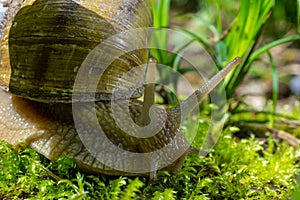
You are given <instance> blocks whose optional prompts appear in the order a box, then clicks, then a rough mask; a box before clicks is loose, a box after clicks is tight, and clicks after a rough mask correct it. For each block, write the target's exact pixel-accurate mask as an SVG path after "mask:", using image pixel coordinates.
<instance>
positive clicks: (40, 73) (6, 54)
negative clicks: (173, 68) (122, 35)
mask: <svg viewBox="0 0 300 200" xmlns="http://www.w3.org/2000/svg"><path fill="white" fill-rule="evenodd" d="M16 2H17V3H16ZM149 2H150V1H146V0H145V1H141V0H130V1H109V0H96V1H95V0H93V1H88V0H86V1H79V0H66V1H62V0H49V1H43V0H23V1H22V0H18V1H14V0H13V1H12V5H17V6H15V7H13V8H11V9H12V10H9V11H8V12H10V13H13V15H12V16H13V17H12V18H11V20H8V22H7V24H6V29H5V30H4V32H3V35H2V40H1V44H2V45H1V65H0V87H1V88H2V90H0V99H1V100H0V139H6V140H7V141H8V142H9V143H12V144H16V143H17V142H18V141H20V140H21V141H24V142H25V143H26V144H28V145H30V146H31V147H32V148H34V149H35V150H36V151H38V152H39V153H41V154H43V155H45V156H46V157H47V158H49V159H51V160H55V159H56V158H57V157H59V156H61V155H67V156H68V157H70V158H72V159H73V160H74V161H75V162H76V163H77V165H78V167H79V168H80V169H82V170H84V171H88V172H94V173H103V174H107V175H130V176H136V175H146V176H148V175H149V173H150V174H151V173H152V172H155V171H156V170H157V169H158V168H159V169H160V168H164V169H166V170H168V171H170V172H177V171H178V170H179V169H180V167H181V165H182V163H183V161H184V159H185V157H186V155H188V154H189V153H199V152H201V151H199V150H196V149H194V148H191V147H190V146H189V145H188V142H187V141H186V139H185V137H184V136H183V134H182V133H181V131H180V127H179V125H180V121H181V117H182V116H181V115H182V113H180V107H182V106H183V107H185V106H186V105H189V104H190V99H191V98H188V99H187V100H186V101H184V102H182V103H181V104H180V105H178V106H177V107H175V108H173V109H169V108H167V109H160V108H156V109H153V110H154V111H153V112H154V113H155V116H157V120H156V121H155V123H156V124H154V126H153V127H162V128H161V129H160V130H159V131H158V132H157V133H156V134H155V135H153V136H151V137H142V138H141V137H135V136H134V135H128V133H127V131H126V129H124V128H122V127H120V126H119V125H120V124H123V125H124V126H125V127H126V128H129V129H132V130H135V129H136V126H134V125H133V124H138V125H141V126H143V125H144V124H143V123H142V122H141V121H140V119H141V115H143V113H144V112H145V108H146V107H147V108H149V105H145V101H144V102H143V101H140V100H137V98H138V97H139V96H141V95H142V94H143V93H142V91H143V90H138V91H137V92H136V93H134V94H133V95H131V98H130V99H129V100H126V99H124V96H123V95H121V96H119V97H118V98H117V99H115V100H114V103H115V104H112V101H111V99H112V96H111V93H112V91H113V90H114V89H115V87H117V86H119V85H122V86H124V87H132V85H134V84H135V83H136V79H137V76H140V77H142V76H144V73H145V70H143V68H141V69H140V70H137V71H134V73H132V74H131V76H124V74H126V73H127V72H128V71H130V70H131V69H132V68H139V66H140V65H141V64H143V63H147V51H146V50H145V49H140V50H134V51H129V52H127V53H126V54H124V55H122V56H121V57H119V58H117V59H116V60H115V61H114V62H112V63H111V64H110V65H109V67H108V68H107V69H106V70H105V71H104V72H103V73H102V76H101V79H100V80H99V81H98V85H97V87H96V89H95V99H94V101H92V102H90V101H89V100H88V99H84V100H83V101H78V102H77V101H75V102H74V99H73V101H72V94H73V85H74V80H75V79H76V75H77V72H78V69H79V67H80V66H81V64H82V62H84V60H85V59H86V57H87V56H88V54H89V53H90V52H91V51H92V50H93V49H94V48H95V47H96V46H97V45H99V44H101V43H102V42H103V41H104V40H105V39H106V38H108V37H110V36H111V35H113V34H116V33H118V32H121V31H124V30H129V29H132V28H138V27H147V26H150V25H151V14H150V12H151V9H150V5H149ZM20 30H22V31H20ZM137 37H144V36H143V35H141V36H137ZM137 41H138V42H143V40H137ZM121 44H122V45H124V44H123V43H122V41H121V43H120V44H113V46H114V48H123V47H124V46H122V45H121ZM125 47H126V45H125ZM110 53H111V52H110V51H108V52H107V54H110ZM100 59H101V58H100ZM239 62H240V59H236V60H234V61H233V62H232V63H230V64H229V65H228V66H227V67H225V68H224V69H223V70H222V71H221V72H219V73H218V74H217V75H216V76H214V77H213V78H212V79H211V80H210V81H209V82H208V83H207V84H206V85H205V86H203V87H202V88H200V89H199V90H196V91H195V93H194V94H193V95H192V96H193V97H195V98H196V99H197V101H200V100H201V99H202V98H203V97H204V96H205V95H206V94H208V93H209V92H210V91H211V90H212V89H213V88H214V87H215V86H216V85H217V84H218V83H219V82H220V81H221V80H222V79H223V78H224V76H225V75H226V74H227V73H228V72H229V71H230V70H231V69H232V68H233V67H234V66H235V65H236V64H237V63H239ZM124 77H125V78H124ZM89 78H90V77H86V79H89ZM91 78H93V77H92V76H91ZM76 90H77V91H79V94H81V92H82V94H84V93H85V90H84V88H81V87H79V88H76ZM125 96H126V95H125ZM112 105H114V106H116V107H117V109H115V107H113V106H112ZM74 106H75V107H76V110H77V111H78V112H74ZM194 106H196V105H194ZM154 107H155V106H154ZM127 109H128V113H129V115H128V118H124V117H123V118H122V119H129V118H130V119H132V121H131V122H133V123H127V121H120V120H119V119H118V116H122V114H123V112H124V111H125V110H127ZM94 115H95V116H96V119H97V120H95V117H94ZM116 116H117V117H116ZM163 119H166V120H163ZM99 127H100V131H99ZM79 131H81V132H83V134H79V133H78V132H79ZM99 132H101V133H103V134H104V135H105V136H106V138H108V140H107V141H103V140H102V139H101V138H100V136H99ZM140 134H143V133H140ZM98 138H100V139H98ZM95 141H98V142H95ZM99 141H100V142H99ZM172 142H173V143H174V144H173V145H170V146H172V147H170V148H166V147H168V146H169V144H172ZM89 147H91V148H93V149H96V151H91V150H90V148H89ZM113 147H117V148H113ZM164 148H166V152H165V153H164V154H153V155H154V156H152V153H153V152H155V151H156V150H157V149H164ZM119 149H122V152H123V153H122V155H121V154H118V153H114V152H117V151H118V150H119ZM174 150H176V152H178V155H175V156H174V157H173V160H172V161H170V160H169V158H168V157H172V156H170V155H169V154H172V152H174ZM103 153H104V156H103ZM105 153H107V154H105ZM168 153H169V154H168ZM136 154H142V155H143V157H141V158H142V160H143V162H140V163H138V162H132V161H131V162H128V160H126V159H124V158H127V157H130V156H132V155H136ZM150 154H151V156H150V157H147V156H148V155H150ZM111 155H114V156H113V157H111ZM100 157H102V158H103V157H105V159H104V160H101V159H100ZM133 159H135V158H133ZM158 160H160V161H161V160H165V161H166V163H160V164H161V166H162V167H158V166H157V163H158ZM108 163H109V164H108ZM142 168H146V169H151V170H147V171H143V169H142ZM122 169H126V170H122Z"/></svg>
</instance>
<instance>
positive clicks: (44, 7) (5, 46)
mask: <svg viewBox="0 0 300 200" xmlns="http://www.w3.org/2000/svg"><path fill="white" fill-rule="evenodd" d="M149 4H150V1H139V0H131V1H125V0H123V1H112V0H47V1H45V0H25V1H24V0H23V1H21V0H18V1H16V0H13V1H12V5H13V6H12V8H11V9H10V10H9V11H8V13H9V14H8V15H7V16H8V20H7V21H8V22H6V23H7V24H8V25H7V28H6V29H5V30H4V34H3V37H2V41H1V56H2V58H1V66H0V86H2V88H4V89H6V90H9V91H10V92H12V93H14V94H16V95H18V96H22V97H25V98H28V99H33V100H35V101H40V102H47V103H56V102H64V103H66V102H71V99H72V98H71V96H72V91H73V85H74V80H75V78H76V74H77V71H78V69H79V68H80V66H81V64H82V62H83V61H84V60H85V58H86V57H87V55H88V54H89V53H90V52H91V51H92V50H93V49H94V48H95V47H96V46H97V45H99V44H100V43H101V42H102V41H104V40H105V39H107V38H108V37H110V36H112V35H114V34H116V33H119V32H121V31H124V30H128V29H132V28H140V27H148V26H150V25H151V10H150V9H149V8H150V5H149ZM11 13H13V15H12V14H11ZM136 37H140V38H142V37H144V36H136ZM135 39H136V38H135ZM136 41H137V42H145V39H136ZM121 44H122V41H120V44H113V45H115V48H119V46H121ZM118 45H119V46H118ZM122 45H123V46H124V44H122ZM125 46H126V44H125ZM107 53H108V54H109V53H111V52H110V51H109V50H108V51H107ZM146 60H147V51H146V50H145V49H144V50H143V49H142V50H139V51H132V52H129V53H127V54H125V55H123V56H121V57H120V58H118V59H116V60H115V61H114V62H113V63H112V64H111V65H110V66H109V67H108V68H107V69H106V70H105V71H104V72H103V74H102V76H101V79H100V81H99V84H98V87H97V91H96V99H98V100H107V99H109V98H110V94H111V92H112V90H113V89H114V88H115V87H116V84H117V83H118V84H119V85H120V84H122V85H124V86H125V87H128V88H129V87H132V86H133V85H134V84H135V80H136V79H137V77H141V74H139V73H136V74H132V76H126V77H127V79H124V76H123V75H124V73H126V72H128V71H129V70H131V69H132V68H134V67H138V66H140V65H141V64H144V63H145V61H146ZM90 70H91V72H90V73H91V74H92V73H93V71H92V69H90ZM121 77H122V78H121ZM86 78H87V79H88V78H93V76H91V77H86ZM84 89H85V88H79V89H78V88H77V89H76V90H77V91H84ZM141 95H142V94H141V92H139V93H138V92H137V93H136V94H134V95H133V97H138V96H141Z"/></svg>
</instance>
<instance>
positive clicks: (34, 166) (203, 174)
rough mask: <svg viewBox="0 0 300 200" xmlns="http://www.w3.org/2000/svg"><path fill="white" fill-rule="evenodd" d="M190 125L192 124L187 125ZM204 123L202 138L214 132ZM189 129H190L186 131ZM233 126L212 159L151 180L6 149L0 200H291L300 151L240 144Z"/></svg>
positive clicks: (0, 154)
mask: <svg viewBox="0 0 300 200" xmlns="http://www.w3.org/2000/svg"><path fill="white" fill-rule="evenodd" d="M187 124H188V122H187ZM208 125H209V123H208V121H202V122H201V123H200V127H199V131H198V132H199V136H198V137H197V139H196V140H195V141H194V142H195V143H201V141H202V140H203V139H204V138H203V137H202V133H203V132H202V131H203V130H205V129H206V128H207V127H208ZM185 130H188V129H185ZM236 131H238V128H236V127H227V128H226V129H225V130H224V132H223V135H222V137H221V138H220V140H219V141H218V143H217V145H216V146H215V148H214V150H213V151H212V152H211V154H210V156H209V157H205V158H204V157H198V156H195V155H191V156H189V157H188V158H187V160H186V162H185V163H184V166H183V168H182V170H181V171H180V172H179V173H178V174H176V175H171V174H169V173H168V172H166V171H160V172H159V173H158V176H157V179H156V181H155V183H149V181H148V179H145V178H130V177H109V176H102V175H98V176H97V175H90V174H85V173H82V172H80V171H78V170H77V168H76V165H75V164H74V163H73V162H72V161H71V160H70V159H68V158H66V157H61V158H60V159H58V160H57V161H56V162H50V161H49V160H47V159H46V158H44V157H43V156H41V155H39V154H37V153H36V152H35V151H33V150H32V149H29V148H25V150H22V148H20V147H19V148H13V147H12V146H11V145H9V144H7V143H5V142H1V144H0V158H1V159H0V165H1V170H0V198H1V199H3V198H10V199H24V198H25V199H287V198H288V197H290V196H291V195H292V192H293V191H294V189H295V183H296V174H297V173H298V169H299V163H298V160H299V155H300V154H299V153H300V151H299V150H296V149H294V148H292V147H290V146H288V144H286V143H279V142H277V141H275V140H274V139H272V138H268V139H267V140H266V141H260V140H256V139H255V138H254V137H250V138H245V139H241V140H240V139H238V138H236V137H235V136H234V135H233V133H234V132H236ZM23 147H24V145H23Z"/></svg>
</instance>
